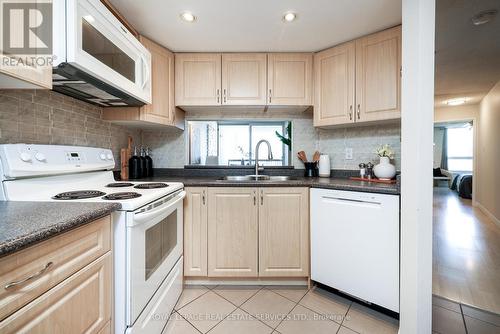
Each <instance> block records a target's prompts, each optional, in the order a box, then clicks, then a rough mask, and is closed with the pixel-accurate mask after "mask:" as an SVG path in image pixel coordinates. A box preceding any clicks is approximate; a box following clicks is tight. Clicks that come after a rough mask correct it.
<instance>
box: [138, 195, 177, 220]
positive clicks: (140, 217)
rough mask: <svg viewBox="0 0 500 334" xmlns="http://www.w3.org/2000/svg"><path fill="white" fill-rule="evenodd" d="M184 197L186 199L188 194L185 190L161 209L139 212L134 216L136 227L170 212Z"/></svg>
mask: <svg viewBox="0 0 500 334" xmlns="http://www.w3.org/2000/svg"><path fill="white" fill-rule="evenodd" d="M184 197H186V192H185V191H184V190H183V191H181V192H180V193H179V194H178V195H177V196H175V197H174V198H172V199H171V200H170V201H168V202H167V203H165V204H163V205H161V206H160V207H158V208H156V209H154V210H151V211H146V212H139V213H135V214H134V225H139V224H142V223H144V222H147V221H148V220H150V219H151V218H153V217H156V216H158V215H159V214H161V213H163V212H168V211H169V210H170V209H171V208H172V207H173V206H175V205H177V203H178V202H179V201H181V200H182V199H183V198H184Z"/></svg>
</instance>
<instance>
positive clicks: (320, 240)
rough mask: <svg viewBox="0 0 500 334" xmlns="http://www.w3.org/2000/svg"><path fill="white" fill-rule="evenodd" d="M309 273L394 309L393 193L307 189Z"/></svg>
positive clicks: (396, 218) (396, 233) (395, 243)
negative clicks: (309, 209) (308, 198)
mask: <svg viewBox="0 0 500 334" xmlns="http://www.w3.org/2000/svg"><path fill="white" fill-rule="evenodd" d="M310 200H311V206H310V207H311V279H312V280H313V281H316V282H319V283H321V284H324V285H326V286H329V287H332V288H334V289H337V290H340V291H341V292H344V293H347V294H349V295H352V296H354V297H357V298H359V299H362V300H365V301H367V302H370V303H373V304H377V305H379V306H382V307H385V308H387V309H389V310H392V311H394V312H397V313H399V196H397V195H385V194H372V193H363V192H353V191H341V190H328V189H311V196H310Z"/></svg>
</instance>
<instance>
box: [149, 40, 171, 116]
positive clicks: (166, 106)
mask: <svg viewBox="0 0 500 334" xmlns="http://www.w3.org/2000/svg"><path fill="white" fill-rule="evenodd" d="M140 41H141V43H142V44H143V45H144V46H145V47H146V48H147V49H148V50H149V51H150V52H151V76H152V82H151V89H152V92H151V93H152V103H151V104H147V105H145V106H143V107H142V109H141V119H143V120H146V121H150V122H153V123H158V124H165V125H172V124H174V115H175V110H174V109H175V105H174V54H173V53H172V52H170V51H168V50H167V49H165V48H164V47H162V46H160V45H158V44H156V43H155V42H153V41H151V40H149V39H147V38H145V37H143V36H141V37H140Z"/></svg>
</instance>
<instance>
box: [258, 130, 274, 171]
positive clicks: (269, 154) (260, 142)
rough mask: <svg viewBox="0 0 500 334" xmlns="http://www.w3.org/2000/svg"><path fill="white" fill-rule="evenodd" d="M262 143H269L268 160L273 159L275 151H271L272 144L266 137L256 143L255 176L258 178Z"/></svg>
mask: <svg viewBox="0 0 500 334" xmlns="http://www.w3.org/2000/svg"><path fill="white" fill-rule="evenodd" d="M262 143H266V144H267V159H268V160H272V159H273V152H272V151H271V144H270V143H269V142H268V141H267V140H265V139H262V140H259V142H258V143H257V145H255V177H256V178H258V177H259V147H260V144H262Z"/></svg>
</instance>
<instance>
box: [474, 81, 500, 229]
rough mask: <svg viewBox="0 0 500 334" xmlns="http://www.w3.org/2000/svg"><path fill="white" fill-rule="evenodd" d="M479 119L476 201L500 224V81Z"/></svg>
mask: <svg viewBox="0 0 500 334" xmlns="http://www.w3.org/2000/svg"><path fill="white" fill-rule="evenodd" d="M479 118H480V121H479V125H478V127H477V138H478V150H477V155H478V157H477V165H476V168H477V173H475V182H477V187H476V189H477V190H476V191H477V194H476V196H475V201H476V204H478V206H479V207H480V208H481V209H483V211H485V213H487V214H488V215H489V216H490V218H492V219H494V220H495V221H496V222H497V223H500V177H499V173H498V166H500V81H499V82H498V83H497V84H496V85H495V86H494V87H493V89H492V90H491V91H490V92H489V93H488V94H487V95H486V96H485V97H484V98H483V100H482V101H481V104H480V111H479Z"/></svg>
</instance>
